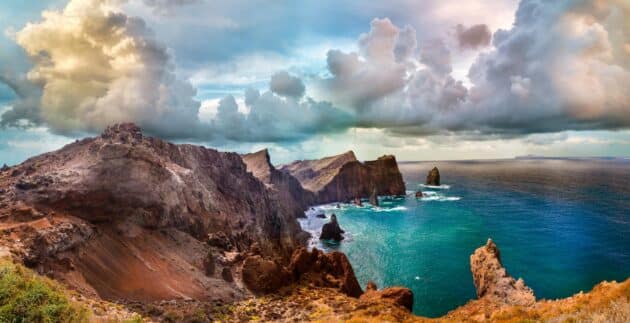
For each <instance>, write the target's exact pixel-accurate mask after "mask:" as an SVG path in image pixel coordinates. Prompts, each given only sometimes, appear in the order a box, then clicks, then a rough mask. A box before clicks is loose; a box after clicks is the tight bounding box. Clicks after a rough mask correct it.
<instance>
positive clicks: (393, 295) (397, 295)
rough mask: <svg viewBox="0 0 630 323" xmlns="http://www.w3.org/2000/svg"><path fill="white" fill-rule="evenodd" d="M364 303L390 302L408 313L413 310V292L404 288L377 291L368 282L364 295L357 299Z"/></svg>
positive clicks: (373, 285) (374, 286) (374, 285)
mask: <svg viewBox="0 0 630 323" xmlns="http://www.w3.org/2000/svg"><path fill="white" fill-rule="evenodd" d="M359 299H360V300H361V301H362V302H365V303H379V302H390V303H392V304H394V305H398V306H401V307H403V308H405V309H406V310H408V311H410V312H411V310H412V309H413V292H412V291H411V290H410V289H408V288H404V287H389V288H385V289H382V290H377V287H376V284H374V282H372V281H370V282H368V286H367V288H366V291H365V293H363V295H361V297H360V298H359Z"/></svg>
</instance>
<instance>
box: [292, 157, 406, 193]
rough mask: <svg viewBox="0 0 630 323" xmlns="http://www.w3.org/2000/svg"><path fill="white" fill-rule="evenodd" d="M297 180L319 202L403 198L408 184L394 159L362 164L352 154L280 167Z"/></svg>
mask: <svg viewBox="0 0 630 323" xmlns="http://www.w3.org/2000/svg"><path fill="white" fill-rule="evenodd" d="M280 170H281V171H283V172H287V173H290V174H291V175H293V176H294V177H295V178H297V179H298V180H299V181H300V183H301V184H302V186H303V187H304V188H305V189H307V190H309V191H311V192H313V193H314V194H315V201H316V202H317V203H330V202H335V201H348V200H351V199H354V198H357V197H359V198H367V197H369V196H370V195H371V194H372V192H373V190H374V189H376V194H377V195H404V194H405V183H404V182H403V179H402V175H401V174H400V171H399V170H398V165H397V163H396V159H395V158H394V156H389V155H388V156H382V157H380V158H378V159H377V160H374V161H367V162H365V163H361V162H359V161H358V160H357V159H356V157H355V155H354V153H353V152H352V151H348V152H346V153H344V154H341V155H337V156H332V157H326V158H323V159H319V160H301V161H296V162H293V163H291V164H288V165H284V166H282V167H281V168H280Z"/></svg>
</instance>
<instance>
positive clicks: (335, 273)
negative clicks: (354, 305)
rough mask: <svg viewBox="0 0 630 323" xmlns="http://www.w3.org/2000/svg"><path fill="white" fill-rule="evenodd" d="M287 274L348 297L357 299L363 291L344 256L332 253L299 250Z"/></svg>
mask: <svg viewBox="0 0 630 323" xmlns="http://www.w3.org/2000/svg"><path fill="white" fill-rule="evenodd" d="M289 272H290V273H291V274H292V275H293V279H295V280H299V279H305V280H307V281H309V282H311V283H314V284H315V285H317V286H322V287H334V288H338V289H339V290H340V291H342V292H343V293H345V294H346V295H348V296H352V297H359V296H360V295H361V294H362V293H363V291H362V290H361V286H360V285H359V282H358V281H357V278H356V276H355V275H354V270H353V269H352V265H351V264H350V261H348V258H347V257H346V255H344V254H343V253H341V252H337V251H333V252H330V253H327V254H326V253H324V252H322V251H320V250H318V249H316V248H313V250H312V251H311V252H309V251H307V250H306V249H305V248H300V249H298V250H296V251H295V252H294V253H293V256H292V257H291V263H290V264H289Z"/></svg>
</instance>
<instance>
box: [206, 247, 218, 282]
mask: <svg viewBox="0 0 630 323" xmlns="http://www.w3.org/2000/svg"><path fill="white" fill-rule="evenodd" d="M203 267H204V270H205V272H206V276H212V275H214V270H215V267H216V266H215V263H214V257H213V256H212V252H210V251H208V254H207V255H206V258H204V260H203Z"/></svg>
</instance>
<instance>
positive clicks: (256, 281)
mask: <svg viewBox="0 0 630 323" xmlns="http://www.w3.org/2000/svg"><path fill="white" fill-rule="evenodd" d="M242 278H243V283H244V284H245V286H247V288H248V289H249V290H250V291H252V292H253V293H254V294H265V293H271V292H275V291H277V290H278V289H280V288H282V287H284V286H286V285H288V284H289V283H291V279H290V276H289V274H288V273H287V272H286V271H285V270H284V268H282V266H280V265H279V264H278V263H277V262H275V261H273V260H267V259H263V257H261V256H259V255H254V256H249V257H247V258H245V261H244V262H243V268H242Z"/></svg>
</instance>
